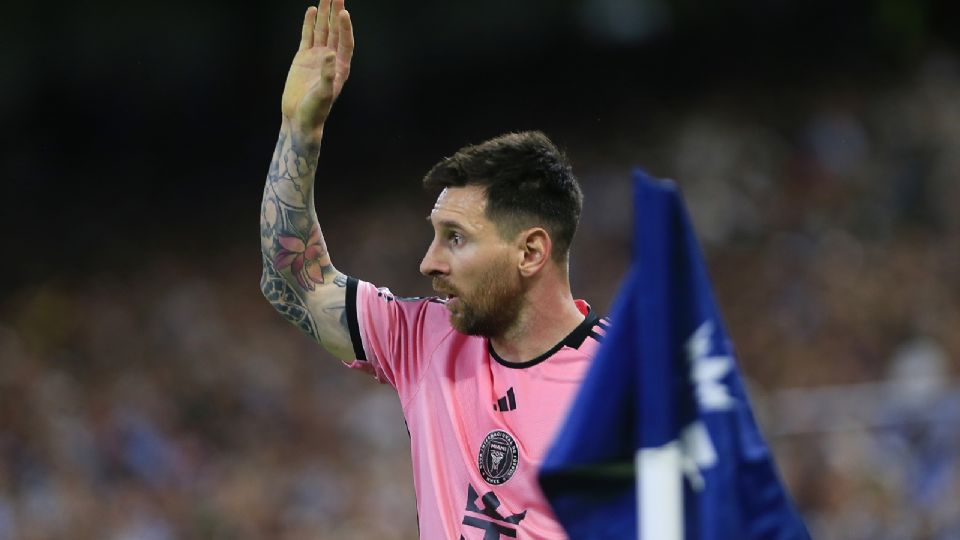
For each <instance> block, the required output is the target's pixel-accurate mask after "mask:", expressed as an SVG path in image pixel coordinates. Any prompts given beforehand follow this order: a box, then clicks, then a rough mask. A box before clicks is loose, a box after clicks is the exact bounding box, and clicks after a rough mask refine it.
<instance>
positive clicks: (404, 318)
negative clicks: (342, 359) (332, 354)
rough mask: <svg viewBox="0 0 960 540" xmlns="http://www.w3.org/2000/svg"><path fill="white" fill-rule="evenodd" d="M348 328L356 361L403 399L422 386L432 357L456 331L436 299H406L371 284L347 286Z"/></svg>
mask: <svg viewBox="0 0 960 540" xmlns="http://www.w3.org/2000/svg"><path fill="white" fill-rule="evenodd" d="M346 300H347V301H346V311H347V325H348V327H349V329H350V339H351V341H352V342H353V352H354V355H355V356H356V360H354V361H353V362H351V363H348V364H347V366H348V367H350V368H352V369H359V370H362V371H365V372H367V373H370V374H371V375H373V376H374V377H375V378H376V379H377V380H378V381H380V382H381V383H385V384H390V385H391V386H393V387H394V388H396V389H397V391H398V392H399V393H400V394H401V397H403V395H404V394H405V393H408V392H410V391H412V389H413V388H414V387H415V386H416V384H417V383H418V382H419V381H420V378H421V374H422V373H423V370H424V369H426V364H427V363H428V362H429V361H430V355H431V354H432V352H433V350H434V349H436V347H437V345H438V344H439V343H440V341H442V340H443V339H444V338H445V337H446V336H447V335H449V334H450V333H451V332H453V331H454V330H453V328H452V327H451V326H450V322H449V316H448V315H447V309H446V306H444V305H443V303H442V302H441V301H439V300H438V299H436V298H402V297H397V296H395V295H394V294H393V293H391V292H390V290H389V289H385V288H377V287H375V286H374V285H372V284H370V283H367V282H365V281H360V280H357V279H354V278H350V279H349V280H348V281H347V299H346Z"/></svg>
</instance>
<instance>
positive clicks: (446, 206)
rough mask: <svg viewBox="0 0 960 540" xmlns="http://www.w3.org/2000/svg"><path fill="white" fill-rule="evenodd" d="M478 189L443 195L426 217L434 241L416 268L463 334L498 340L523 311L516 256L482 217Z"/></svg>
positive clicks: (483, 196)
mask: <svg viewBox="0 0 960 540" xmlns="http://www.w3.org/2000/svg"><path fill="white" fill-rule="evenodd" d="M486 204H487V198H486V194H485V193H484V191H483V188H480V187H477V186H464V187H453V188H447V189H445V190H443V192H442V193H441V194H440V196H439V197H438V198H437V203H436V204H435V205H434V207H433V210H432V211H431V212H430V217H429V221H430V223H431V224H432V225H433V230H434V237H433V242H431V244H430V247H429V248H428V249H427V254H426V255H425V256H424V258H423V262H421V263H420V272H421V273H422V274H424V275H425V276H428V277H432V278H433V288H434V290H436V291H437V292H438V293H439V294H441V295H447V296H448V300H447V308H448V309H449V310H450V322H451V324H453V327H454V328H456V329H457V330H458V331H460V332H462V333H464V334H471V335H480V336H488V337H494V336H500V335H503V334H504V333H505V332H506V331H507V330H508V329H509V328H510V327H511V326H512V325H513V324H514V323H515V322H516V320H517V317H518V316H519V313H520V308H521V307H522V306H523V294H522V293H523V290H522V289H523V287H522V284H521V281H520V275H519V273H518V271H517V262H518V259H517V251H516V249H515V247H514V246H513V245H512V244H511V243H510V242H509V241H508V240H505V239H503V238H502V237H501V236H500V233H499V231H498V230H497V226H496V224H494V223H493V222H492V221H490V220H489V219H487V217H486V215H485V214H484V210H485V208H486Z"/></svg>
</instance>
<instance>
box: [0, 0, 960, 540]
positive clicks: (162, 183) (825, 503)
mask: <svg viewBox="0 0 960 540" xmlns="http://www.w3.org/2000/svg"><path fill="white" fill-rule="evenodd" d="M304 7H305V5H304V4H301V3H298V2H291V1H289V0H284V1H281V2H270V3H268V2H262V3H259V4H253V3H249V4H243V3H228V2H219V3H215V2H199V3H197V2H184V1H174V2H157V1H147V2H139V3H128V2H116V1H100V2H94V3H92V4H88V5H83V6H81V5H74V6H71V7H69V8H66V9H65V8H61V7H56V6H51V5H46V4H37V3H28V2H18V3H14V4H12V5H9V6H5V8H4V11H5V15H4V17H3V18H2V20H0V35H3V36H4V39H5V41H7V42H8V45H7V46H5V47H3V48H0V72H2V73H3V75H2V77H0V118H2V125H3V126H4V130H3V133H2V135H0V137H2V141H3V144H2V146H0V152H2V159H0V171H2V179H3V181H2V188H0V189H2V190H3V193H4V194H5V195H4V197H3V203H4V204H3V208H4V209H3V211H2V213H0V225H2V227H3V230H4V231H5V232H6V234H5V235H4V239H5V245H6V246H7V247H6V250H5V252H6V255H5V257H4V260H5V261H6V262H5V263H4V264H3V265H2V267H0V278H2V281H0V283H2V285H0V539H4V540H5V539H9V538H17V539H20V538H22V539H31V540H34V539H36V540H40V539H54V538H108V539H115V540H127V539H148V540H166V539H172V538H230V539H246V538H251V539H253V538H284V539H299V538H378V539H392V538H398V539H399V538H414V537H416V523H415V506H414V500H413V490H412V484H411V479H410V476H411V473H410V465H409V451H408V449H407V436H406V433H405V431H404V426H403V422H402V417H401V415H400V412H399V407H398V403H397V400H396V398H395V397H394V396H393V394H392V393H391V391H390V390H389V389H388V388H386V387H380V386H378V385H376V384H374V383H373V382H372V381H369V380H366V379H365V378H364V377H363V376H362V375H360V374H357V373H349V372H347V371H346V370H342V369H340V368H339V366H338V365H337V363H336V362H335V361H333V360H332V359H331V358H330V357H329V356H328V355H327V354H326V353H325V352H322V351H320V350H319V349H318V348H317V347H316V346H314V345H311V344H310V343H309V342H308V340H307V339H306V338H304V337H301V336H299V335H298V334H297V332H296V330H295V329H294V328H293V327H292V326H289V325H287V324H286V323H285V322H283V321H282V320H281V319H280V318H279V317H278V316H276V315H275V314H274V313H273V312H272V311H271V310H270V307H269V306H268V304H267V303H266V302H265V301H264V300H263V299H262V298H261V297H260V295H259V290H258V281H259V273H260V255H259V253H258V251H259V243H258V239H257V231H258V228H257V214H258V205H259V199H260V194H261V191H262V184H263V178H264V175H265V173H266V169H267V165H268V162H269V159H270V154H271V150H272V148H273V143H274V140H275V136H276V132H277V127H278V125H279V115H278V105H279V96H280V91H281V88H282V84H283V79H284V75H285V72H286V68H287V66H288V64H289V60H290V58H291V56H292V53H293V51H294V48H295V46H296V43H297V39H298V32H299V26H300V17H301V15H302V11H303V8H304ZM349 8H350V10H351V12H352V14H353V18H354V21H355V24H356V30H357V44H358V48H357V53H356V56H355V62H354V66H355V67H354V71H353V74H352V77H351V80H350V82H349V84H348V86H347V88H346V91H345V93H344V95H343V97H342V98H341V100H340V102H339V103H338V104H337V105H336V107H335V109H334V113H333V117H332V118H331V120H330V123H329V126H328V129H327V140H326V141H325V142H324V149H323V152H322V156H321V164H320V170H321V179H320V185H322V186H323V192H322V195H321V196H320V197H318V210H319V213H320V215H321V222H322V225H323V228H324V231H325V233H326V237H327V240H328V243H329V246H330V249H331V253H332V254H333V258H334V262H335V264H336V265H337V267H338V268H339V269H341V270H342V271H344V272H347V273H349V274H351V275H356V276H360V277H362V278H364V279H367V280H370V281H373V282H375V283H377V284H381V285H388V286H390V287H391V288H392V289H393V290H394V291H395V292H397V293H400V294H404V295H417V294H426V293H429V285H428V283H427V281H426V280H424V279H422V278H420V277H419V276H418V274H417V264H418V262H419V259H420V256H421V255H422V252H423V250H424V249H425V246H426V244H427V242H428V240H429V235H430V231H429V229H428V227H427V226H426V225H425V224H424V223H423V216H424V215H425V213H426V212H427V210H428V209H429V207H430V205H431V202H432V195H430V194H427V193H423V192H422V191H421V190H420V188H419V185H418V182H419V178H420V176H421V175H422V174H423V172H424V171H425V170H427V169H428V168H429V166H430V165H432V164H433V163H434V162H435V161H436V160H437V159H439V158H440V157H441V156H444V155H448V154H450V153H452V152H453V151H454V150H456V149H457V148H458V147H459V146H460V145H462V144H464V143H467V142H477V141H480V140H483V139H485V138H487V137H490V136H493V135H496V134H499V133H501V132H504V131H507V130H517V129H530V128H539V129H543V130H545V131H546V132H547V133H548V134H549V135H551V136H552V137H553V138H554V139H555V140H556V141H557V142H558V143H559V144H560V145H561V146H563V147H564V148H565V149H566V150H567V151H568V153H569V155H570V157H571V159H572V161H573V163H574V168H575V171H576V172H577V173H578V175H579V177H580V178H581V180H582V183H583V187H584V191H585V193H586V201H587V202H586V208H585V212H584V216H583V222H582V226H581V230H580V232H579V233H578V238H577V239H576V242H575V248H574V255H573V263H572V275H573V284H574V290H575V292H576V294H577V296H579V297H583V298H586V299H588V300H590V301H592V302H593V304H594V306H595V307H597V308H598V309H600V310H605V309H606V308H607V307H609V304H610V300H611V298H612V296H613V294H614V293H615V290H616V285H617V282H618V280H619V278H620V276H621V275H622V274H623V272H624V270H625V268H626V265H627V262H628V253H627V250H628V246H629V241H630V239H629V237H628V236H629V230H630V228H629V223H630V211H631V209H630V208H629V203H628V202H629V200H630V199H629V193H630V189H629V181H628V178H629V175H628V173H629V170H630V168H631V167H633V166H635V165H643V166H644V167H646V168H647V169H648V170H649V171H651V172H652V173H653V174H655V175H658V176H663V177H671V178H675V179H677V181H678V182H679V183H680V185H681V186H682V188H683V190H684V193H685V195H686V197H687V200H688V204H689V207H690V209H691V212H692V214H693V217H694V221H695V223H696V225H697V227H698V231H699V233H700V236H701V238H702V241H703V243H704V246H705V249H706V252H707V254H708V258H709V262H710V267H711V272H712V277H713V280H714V283H715V287H716V290H717V293H718V296H719V300H720V305H721V307H722V309H723V312H724V315H725V319H726V322H727V324H728V326H729V330H730V332H731V334H732V336H733V339H734V342H735V343H736V346H737V350H738V354H739V362H740V366H741V368H742V370H743V372H744V374H745V376H746V377H747V379H748V380H749V381H750V384H751V390H752V395H753V399H754V407H755V409H756V411H757V414H758V416H759V418H760V420H761V423H762V425H763V426H764V430H765V433H766V435H767V437H768V439H769V441H770V443H771V446H772V447H773V449H774V450H775V452H776V454H777V457H778V463H779V466H780V469H781V472H782V474H783V476H784V478H785V480H786V482H787V484H788V485H789V487H790V489H791V491H792V493H793V496H794V497H795V499H796V501H797V504H798V505H799V507H800V508H801V510H802V511H803V513H804V515H805V516H806V517H807V520H808V522H809V525H810V527H811V530H812V532H813V533H814V535H815V537H817V538H822V539H871V540H877V539H891V540H893V539H937V540H943V539H954V538H960V512H958V510H957V502H956V501H957V500H960V459H958V456H960V430H958V429H957V427H956V426H958V425H960V386H958V383H957V380H958V379H957V376H958V369H960V366H958V363H960V360H958V359H960V279H958V273H960V214H958V212H957V211H956V207H957V205H958V203H960V180H958V176H960V56H958V34H957V33H956V28H957V21H958V20H960V10H958V8H957V7H956V5H955V4H953V3H950V2H946V1H941V2H923V1H910V0H876V1H867V0H862V1H853V2H827V1H825V0H814V1H810V2H789V1H776V2H769V1H759V0H752V1H751V0H740V1H730V2H710V3H708V2H692V1H689V0H632V1H631V0H565V1H558V0H549V1H548V0H540V1H524V2H507V1H505V0H490V1H487V2H483V3H480V2H474V3H462V2H440V1H436V0H428V1H425V2H418V3H401V2H390V1H387V0H358V1H356V2H354V3H353V4H351V5H350V6H349Z"/></svg>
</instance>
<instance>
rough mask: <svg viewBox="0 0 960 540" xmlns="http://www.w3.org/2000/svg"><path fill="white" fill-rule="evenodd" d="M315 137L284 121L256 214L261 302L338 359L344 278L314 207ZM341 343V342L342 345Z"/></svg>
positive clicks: (342, 332)
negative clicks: (329, 251) (260, 270)
mask: <svg viewBox="0 0 960 540" xmlns="http://www.w3.org/2000/svg"><path fill="white" fill-rule="evenodd" d="M319 152H320V140H319V138H318V137H313V136H307V135H304V134H302V133H301V132H299V131H298V130H296V129H294V128H293V127H292V125H291V123H290V122H287V121H284V122H283V124H282V125H281V128H280V136H279V138H278V140H277V146H276V148H275V150H274V153H273V160H272V162H271V164H270V170H269V173H268V174H267V180H266V185H265V186H264V190H263V201H262V203H261V208H260V245H261V251H262V253H263V276H262V278H261V283H260V287H261V290H262V291H263V294H264V296H266V298H267V300H269V301H270V303H271V304H272V305H273V307H274V308H275V309H276V310H277V311H278V312H279V313H280V314H281V315H283V316H284V317H285V318H286V319H288V320H289V321H290V322H292V323H293V324H295V325H296V326H297V327H299V328H300V329H301V330H302V331H303V332H304V333H306V334H307V335H309V336H310V337H311V338H312V339H314V340H315V341H317V342H319V343H321V344H323V345H324V346H326V347H327V348H328V349H330V350H331V352H333V353H334V354H336V355H337V356H340V357H345V356H349V353H350V351H349V350H343V349H344V346H343V345H344V342H345V341H346V343H349V338H348V337H347V335H345V326H346V325H345V320H344V318H345V313H344V309H343V295H344V289H343V287H344V286H345V283H346V282H345V278H344V277H343V276H342V275H340V274H339V273H338V272H337V271H336V269H335V268H334V267H333V264H332V263H331V260H330V254H329V253H328V251H327V245H326V242H325V241H324V238H323V235H322V233H321V232H320V226H319V223H318V220H317V214H316V209H315V206H314V197H313V190H314V180H315V175H316V170H317V157H318V155H319ZM344 338H346V339H344Z"/></svg>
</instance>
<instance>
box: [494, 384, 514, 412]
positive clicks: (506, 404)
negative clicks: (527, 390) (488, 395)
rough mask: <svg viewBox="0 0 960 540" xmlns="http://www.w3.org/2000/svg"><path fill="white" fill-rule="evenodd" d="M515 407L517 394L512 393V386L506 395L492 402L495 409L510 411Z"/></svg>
mask: <svg viewBox="0 0 960 540" xmlns="http://www.w3.org/2000/svg"><path fill="white" fill-rule="evenodd" d="M516 408H517V396H516V395H514V393H513V387H512V386H511V387H510V388H509V389H508V390H507V395H505V396H503V397H502V398H500V399H498V400H497V402H496V403H494V404H493V410H495V411H512V410H514V409H516Z"/></svg>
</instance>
